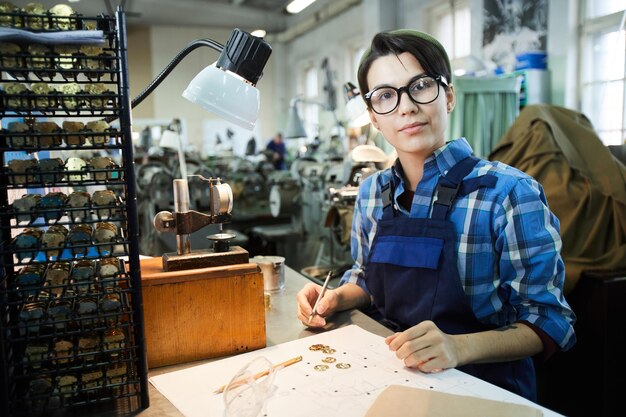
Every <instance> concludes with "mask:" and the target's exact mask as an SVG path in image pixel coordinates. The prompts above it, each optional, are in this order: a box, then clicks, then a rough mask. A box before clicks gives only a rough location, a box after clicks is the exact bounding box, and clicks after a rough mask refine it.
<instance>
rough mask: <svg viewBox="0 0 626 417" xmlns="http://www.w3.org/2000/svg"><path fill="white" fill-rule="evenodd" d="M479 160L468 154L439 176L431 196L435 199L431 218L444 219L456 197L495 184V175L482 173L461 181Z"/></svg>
mask: <svg viewBox="0 0 626 417" xmlns="http://www.w3.org/2000/svg"><path fill="white" fill-rule="evenodd" d="M479 161H480V159H478V158H476V157H475V156H473V155H470V156H468V157H467V158H465V159H463V160H461V162H459V163H458V164H456V165H455V166H453V167H452V169H450V170H449V171H448V173H447V174H446V175H445V176H442V177H441V178H439V182H438V183H437V187H435V193H434V196H433V197H436V200H435V202H434V203H433V211H432V214H431V218H433V219H439V220H445V219H446V217H447V216H448V212H449V211H450V208H451V207H452V203H453V202H454V200H455V199H456V198H457V197H458V198H460V197H464V196H466V195H468V194H469V193H471V192H473V191H476V190H477V189H479V188H480V187H488V188H493V187H494V186H495V185H496V183H497V181H498V178H497V177H496V176H495V175H482V176H480V177H476V178H472V179H469V180H466V181H463V178H465V177H466V176H467V175H469V173H470V172H472V170H473V169H474V167H475V166H476V164H477V163H478V162H479Z"/></svg>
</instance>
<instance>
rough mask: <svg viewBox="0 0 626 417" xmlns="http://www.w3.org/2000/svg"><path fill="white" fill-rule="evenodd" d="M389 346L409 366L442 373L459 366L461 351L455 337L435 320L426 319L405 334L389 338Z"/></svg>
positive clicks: (386, 341)
mask: <svg viewBox="0 0 626 417" xmlns="http://www.w3.org/2000/svg"><path fill="white" fill-rule="evenodd" d="M385 343H387V345H389V349H390V350H392V351H395V352H396V356H397V357H398V358H399V359H401V360H402V361H404V364H405V365H406V366H408V367H409V368H417V369H419V370H420V371H422V372H427V373H431V372H440V371H442V370H443V369H447V368H454V367H456V366H457V365H459V352H458V347H457V345H456V343H455V339H454V337H453V336H450V335H448V334H446V333H444V332H442V331H441V330H439V328H438V327H437V325H436V324H435V323H433V322H432V321H423V322H421V323H419V324H417V325H416V326H413V327H411V328H409V329H407V330H405V331H404V332H402V333H395V334H393V335H391V336H389V337H387V338H386V339H385Z"/></svg>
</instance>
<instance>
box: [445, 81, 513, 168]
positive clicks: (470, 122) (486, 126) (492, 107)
mask: <svg viewBox="0 0 626 417" xmlns="http://www.w3.org/2000/svg"><path fill="white" fill-rule="evenodd" d="M453 85H454V88H455V90H456V101H457V103H456V108H455V109H454V110H453V111H452V115H451V116H452V117H451V118H450V125H451V126H450V129H449V130H448V132H449V133H450V139H454V138H458V137H461V136H463V137H465V138H466V139H467V141H468V142H469V143H470V145H472V148H474V153H475V155H476V156H479V157H486V156H487V155H489V153H490V152H491V150H492V149H493V148H494V146H495V144H496V143H498V141H499V140H500V137H501V136H502V135H503V134H504V133H505V132H506V131H507V129H508V128H509V127H510V126H511V125H512V124H513V121H514V120H515V119H516V118H517V115H518V113H519V86H518V81H517V78H516V77H480V78H479V77H456V78H454V79H453Z"/></svg>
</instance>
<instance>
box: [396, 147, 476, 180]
mask: <svg viewBox="0 0 626 417" xmlns="http://www.w3.org/2000/svg"><path fill="white" fill-rule="evenodd" d="M471 154H472V147H471V146H470V145H469V143H467V140H466V139H465V138H458V139H454V140H452V141H450V142H446V144H445V145H443V146H442V147H441V148H439V149H437V150H436V151H435V152H433V154H432V155H431V156H429V157H428V158H426V161H424V178H426V177H430V176H432V175H437V176H439V175H446V174H447V173H448V171H449V170H450V168H452V167H453V166H455V165H456V164H457V163H458V162H460V161H461V160H463V159H465V158H467V157H468V156H470V155H471ZM392 172H393V176H394V183H395V185H398V184H403V181H402V177H403V174H404V171H403V170H402V165H401V164H400V158H397V159H396V162H394V164H393V169H392ZM412 191H413V190H412Z"/></svg>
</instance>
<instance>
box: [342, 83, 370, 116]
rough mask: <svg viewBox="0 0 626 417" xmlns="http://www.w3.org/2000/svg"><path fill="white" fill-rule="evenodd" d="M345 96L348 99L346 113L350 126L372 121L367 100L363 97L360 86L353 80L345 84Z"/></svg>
mask: <svg viewBox="0 0 626 417" xmlns="http://www.w3.org/2000/svg"><path fill="white" fill-rule="evenodd" d="M343 92H344V98H345V100H346V109H345V115H346V118H347V119H348V125H349V126H350V127H362V126H365V125H366V124H368V123H370V117H369V113H368V111H367V107H366V106H365V101H363V99H362V98H361V93H359V90H358V88H356V86H355V85H354V84H352V83H351V82H347V83H345V84H344V85H343Z"/></svg>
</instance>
